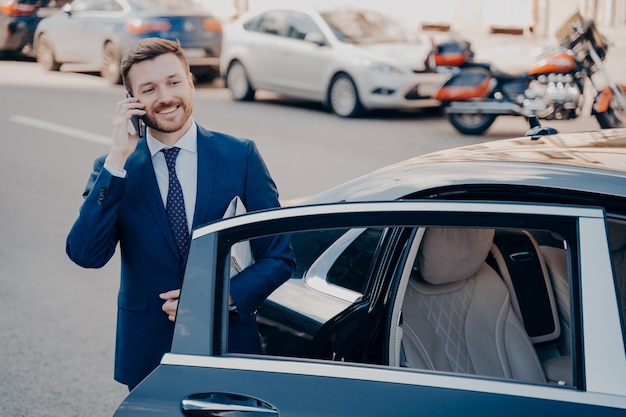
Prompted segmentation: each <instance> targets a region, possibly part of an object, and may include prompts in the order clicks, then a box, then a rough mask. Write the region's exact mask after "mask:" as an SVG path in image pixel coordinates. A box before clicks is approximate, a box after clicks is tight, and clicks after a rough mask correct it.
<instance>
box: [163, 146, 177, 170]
mask: <svg viewBox="0 0 626 417" xmlns="http://www.w3.org/2000/svg"><path fill="white" fill-rule="evenodd" d="M161 152H163V155H165V163H166V164H167V169H168V170H169V171H172V170H176V158H177V157H178V152H180V148H178V147H176V146H174V147H173V148H163V149H161Z"/></svg>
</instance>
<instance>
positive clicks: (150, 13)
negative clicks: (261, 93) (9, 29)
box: [0, 0, 448, 117]
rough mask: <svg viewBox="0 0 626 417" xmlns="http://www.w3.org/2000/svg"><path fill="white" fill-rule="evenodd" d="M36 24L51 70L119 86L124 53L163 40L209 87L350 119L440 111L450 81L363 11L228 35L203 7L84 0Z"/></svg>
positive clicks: (37, 51)
mask: <svg viewBox="0 0 626 417" xmlns="http://www.w3.org/2000/svg"><path fill="white" fill-rule="evenodd" d="M41 4H42V1H37V0H10V2H9V3H6V6H3V7H2V8H0V10H5V9H9V5H11V6H10V7H11V8H12V10H15V12H14V14H20V15H25V14H26V13H27V12H28V13H30V12H33V13H34V11H35V10H37V9H38V7H39V6H40V5H41ZM29 16H30V15H29ZM16 19H17V18H16ZM20 19H26V17H25V16H24V17H22V16H20ZM30 19H31V20H30V22H31V23H30V24H29V25H28V28H23V31H22V37H23V38H24V39H26V38H28V40H27V41H23V42H22V43H24V42H26V43H28V44H33V45H34V55H35V57H36V59H37V61H38V62H39V63H40V64H41V65H42V66H43V67H44V68H45V69H46V70H49V71H56V70H59V69H60V67H61V65H63V64H66V63H67V64H70V63H71V64H86V65H89V66H92V67H94V68H95V69H97V70H99V71H100V72H101V75H102V76H103V77H104V78H106V79H107V80H109V81H110V82H112V83H119V82H120V81H121V80H120V74H119V63H120V59H121V56H122V53H123V52H124V50H125V49H126V48H128V47H129V46H130V45H132V44H133V43H135V42H136V41H137V40H138V39H141V38H145V37H152V36H158V37H162V38H167V39H173V40H179V41H180V42H181V44H182V46H183V48H184V49H185V51H186V53H187V57H188V59H189V61H190V64H191V65H192V72H194V74H195V75H196V76H198V78H200V79H201V80H203V81H208V80H210V79H212V78H213V77H216V76H218V75H219V74H221V75H222V76H223V77H224V79H225V82H226V85H227V86H228V88H229V89H230V91H231V92H232V96H233V98H234V99H235V100H251V99H253V98H254V94H255V91H257V90H268V91H273V92H276V93H279V94H282V95H285V96H290V97H296V98H301V99H307V100H314V101H319V102H321V103H324V104H326V105H328V107H329V108H330V109H331V110H332V111H333V112H335V113H336V114H338V115H340V116H343V117H350V116H356V115H358V114H360V113H362V112H363V111H365V110H368V109H380V108H394V109H398V108H415V107H421V106H424V105H431V106H432V105H437V103H436V101H434V100H432V95H433V93H434V92H435V90H436V88H437V87H438V86H439V85H440V84H441V83H442V82H444V81H445V80H446V79H447V78H448V75H446V74H440V73H437V72H435V71H432V69H431V68H429V67H427V66H426V58H427V56H428V53H429V52H430V50H431V44H430V43H429V42H424V39H423V37H421V36H419V35H418V34H417V33H408V32H407V31H406V30H404V29H403V28H402V25H400V24H399V23H398V22H396V21H394V19H392V18H391V17H390V16H387V15H385V14H382V13H379V12H374V11H369V10H364V9H360V8H341V9H337V8H329V9H313V8H308V7H298V6H289V7H287V6H286V7H281V8H277V9H268V10H265V11H262V12H251V13H248V14H245V15H244V16H242V17H240V18H239V19H237V20H235V21H234V22H232V23H230V24H228V25H225V27H224V36H223V37H222V24H221V22H220V21H219V20H218V19H216V18H215V17H214V16H213V15H212V14H211V13H209V12H208V11H206V10H205V9H204V8H203V7H201V6H200V5H199V3H198V2H196V1H194V0H181V1H176V2H171V1H165V0H159V1H148V0H74V1H72V2H71V3H67V4H64V5H63V7H62V8H61V9H60V10H57V12H56V13H54V14H53V15H51V16H49V17H47V18H44V19H41V18H40V17H36V14H33V15H32V17H30ZM13 42H14V43H15V42H17V41H13Z"/></svg>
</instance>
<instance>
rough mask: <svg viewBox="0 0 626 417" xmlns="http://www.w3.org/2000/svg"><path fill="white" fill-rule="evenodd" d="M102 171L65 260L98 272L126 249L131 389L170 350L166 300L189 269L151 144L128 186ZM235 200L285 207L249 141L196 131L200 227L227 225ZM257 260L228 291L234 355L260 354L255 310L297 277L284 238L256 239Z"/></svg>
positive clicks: (120, 342) (120, 369)
mask: <svg viewBox="0 0 626 417" xmlns="http://www.w3.org/2000/svg"><path fill="white" fill-rule="evenodd" d="M103 165H104V157H101V158H99V159H97V160H96V162H95V164H94V170H93V172H92V174H91V177H90V179H89V181H88V183H87V188H86V191H85V194H84V196H85V201H84V203H83V205H82V207H81V209H80V214H79V217H78V219H77V220H76V222H75V223H74V225H73V227H72V229H71V231H70V233H69V235H68V238H67V245H66V251H67V254H68V256H69V257H70V259H72V261H74V262H75V263H76V264H78V265H80V266H82V267H85V268H100V267H102V266H104V265H105V264H106V263H107V262H108V261H109V259H111V257H112V256H113V254H114V252H115V250H116V247H117V244H118V242H119V245H120V251H121V282H120V289H119V295H118V317H117V335H116V351H115V379H116V380H117V381H119V382H121V383H124V384H128V385H130V386H134V385H136V384H138V383H139V382H140V381H141V380H142V379H143V378H144V377H145V376H147V375H148V374H149V373H150V372H151V371H152V370H153V369H154V368H156V366H157V365H158V364H159V362H160V360H161V357H162V356H163V354H164V353H166V352H168V351H169V350H170V346H171V339H172V334H173V328H174V326H173V323H172V322H170V321H169V320H168V318H167V316H166V314H165V313H164V312H163V311H162V310H161V306H162V304H163V300H161V299H160V298H159V294H160V293H163V292H165V291H168V290H171V289H176V288H180V286H181V275H182V271H183V270H184V265H183V263H184V261H183V259H181V257H180V256H179V254H178V251H177V249H176V244H175V242H174V238H173V236H172V233H171V230H170V227H169V223H168V220H167V215H166V213H165V208H164V207H163V202H162V200H161V195H160V193H159V188H158V185H157V181H156V177H155V174H154V169H153V166H152V160H151V157H150V153H149V151H148V146H147V143H146V140H145V139H142V140H140V141H139V143H138V145H137V149H136V150H135V152H134V153H133V154H132V155H131V156H130V157H129V159H128V161H127V163H126V166H125V169H126V171H127V175H126V178H119V177H115V176H113V175H111V174H110V173H109V172H108V171H107V170H106V169H102V167H103ZM235 196H239V197H241V199H242V201H243V203H244V205H245V206H246V208H247V209H248V211H255V210H261V209H266V208H271V207H277V206H279V202H278V194H277V191H276V186H275V184H274V181H273V180H272V179H271V177H270V175H269V172H268V171H267V168H266V166H265V164H264V162H263V160H262V158H261V156H260V155H259V152H258V150H257V148H256V146H255V145H254V143H253V142H252V141H250V140H245V139H237V138H234V137H231V136H228V135H224V134H220V133H216V132H209V131H207V130H205V129H202V128H200V127H198V191H197V197H196V207H195V214H194V220H193V226H194V227H196V226H199V225H202V224H205V223H208V222H211V221H214V220H218V219H221V218H222V216H223V214H224V211H225V210H226V208H227V207H228V204H229V203H230V201H231V200H232V199H233V197H235ZM252 251H253V254H254V257H255V263H254V264H253V265H252V266H250V267H249V268H247V269H246V270H245V271H244V272H242V273H241V274H239V275H238V276H236V277H234V278H233V279H231V282H230V285H231V287H230V293H231V296H232V297H233V299H234V301H235V304H236V305H237V308H238V311H239V317H240V319H239V320H238V321H236V322H234V323H233V322H232V321H231V325H230V332H229V351H231V352H249V353H260V351H261V346H260V341H259V337H258V329H257V326H256V320H255V311H256V308H257V306H258V305H259V304H260V303H262V302H263V300H264V299H265V298H266V297H267V296H268V295H269V294H270V293H271V292H272V291H273V290H274V289H275V288H277V287H278V286H279V285H280V284H281V283H283V282H284V281H286V280H287V279H289V278H290V277H291V272H292V269H293V254H292V251H291V248H290V245H289V241H288V239H286V238H263V239H256V240H254V241H253V242H252Z"/></svg>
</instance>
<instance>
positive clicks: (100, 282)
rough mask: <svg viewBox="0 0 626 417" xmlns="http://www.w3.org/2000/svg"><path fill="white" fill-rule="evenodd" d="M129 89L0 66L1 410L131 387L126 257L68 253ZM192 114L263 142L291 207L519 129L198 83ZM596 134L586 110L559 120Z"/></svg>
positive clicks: (84, 406)
mask: <svg viewBox="0 0 626 417" xmlns="http://www.w3.org/2000/svg"><path fill="white" fill-rule="evenodd" d="M123 96H124V94H123V89H122V87H121V86H110V85H108V84H106V82H104V81H103V80H102V79H100V78H99V77H96V76H94V75H93V74H85V73H69V72H62V73H45V72H44V71H43V70H42V69H40V68H39V67H38V66H37V65H36V64H35V63H33V62H13V61H0V97H1V100H0V127H1V133H0V137H1V140H0V195H1V196H2V197H1V202H0V236H1V239H0V285H1V286H2V289H1V290H0V311H1V312H2V316H1V317H2V319H1V320H0V340H1V342H0V415H1V416H2V417H19V416H29V417H33V416H46V417H56V416H59V417H61V416H63V417H69V416H90V417H99V416H103V417H104V416H110V415H111V414H112V413H113V412H114V411H115V409H116V407H117V405H118V404H119V403H120V402H121V401H122V399H123V398H124V396H125V394H126V390H125V387H124V386H122V385H119V384H117V383H116V382H114V381H113V341H114V332H115V315H116V307H115V303H116V292H117V285H118V272H119V260H118V259H117V258H114V259H113V260H112V261H111V262H110V263H109V264H108V265H107V266H106V267H105V268H103V269H101V270H83V269H81V268H79V267H77V266H75V265H73V264H72V263H71V262H70V261H69V260H68V259H67V257H66V256H65V252H64V245H65V237H66V234H67V232H68V230H69V228H70V227H71V224H72V222H73V221H74V219H75V217H76V215H77V214H78V208H79V206H80V204H81V201H82V198H81V193H82V191H83V187H84V185H85V183H86V181H87V178H88V175H89V173H90V170H91V167H92V162H93V160H94V158H96V157H97V156H99V155H102V154H104V153H106V151H107V142H108V137H109V135H110V132H111V130H112V127H111V121H112V113H113V109H114V106H115V103H116V102H117V101H119V100H120V99H122V98H123ZM194 118H195V119H196V120H197V121H198V122H199V123H200V124H202V125H204V126H205V127H207V128H209V129H211V130H217V131H223V132H227V133H230V134H233V135H236V136H242V137H249V138H252V139H254V140H255V141H256V142H257V144H258V146H259V148H260V150H261V153H262V154H263V155H264V157H265V160H266V163H267V165H268V167H269V169H270V171H271V173H272V174H273V176H274V178H275V180H276V182H277V185H278V187H279V190H280V192H281V199H282V201H283V202H284V203H285V204H290V203H291V202H293V201H294V200H298V199H300V198H302V197H306V196H309V195H312V194H315V193H317V192H319V191H322V190H324V189H326V188H329V187H331V186H334V185H337V184H339V183H341V182H343V181H346V180H348V179H351V178H354V177H357V176H359V175H362V174H365V173H367V172H369V171H372V170H374V169H377V168H380V167H382V166H384V165H387V164H390V163H394V162H398V161H401V160H404V159H406V158H408V157H411V156H415V155H419V154H423V153H427V152H431V151H435V150H439V149H444V148H448V147H452V146H457V145H463V144H470V143H476V142H480V141H486V140H491V139H499V138H504V137H510V136H519V135H520V134H523V133H524V132H525V131H526V130H527V128H528V127H527V125H526V122H525V121H524V120H523V119H520V118H513V117H502V118H500V119H499V120H498V121H497V122H496V123H495V125H494V126H493V127H492V128H491V129H490V130H489V131H488V134H487V135H485V136H483V137H463V136H460V135H458V134H457V133H456V132H455V131H454V130H453V128H452V127H451V126H450V125H449V124H448V123H447V122H446V121H445V120H444V119H443V118H442V117H441V115H440V114H439V113H438V112H436V111H419V112H377V113H373V114H370V115H368V117H366V118H362V119H356V120H344V119H340V118H338V117H335V116H333V115H332V114H329V113H327V112H326V111H324V110H323V109H322V108H321V107H320V106H319V105H314V104H307V103H301V102H293V101H287V100H285V99H280V98H278V97H276V96H273V95H269V94H265V95H264V94H261V95H260V100H258V101H257V102H254V103H236V102H233V101H231V100H230V97H229V95H228V92H227V91H226V90H224V89H223V88H220V86H219V84H213V85H200V86H198V88H197V91H196V105H195V111H194ZM550 125H551V126H553V127H556V128H557V129H559V130H560V131H561V132H571V131H577V130H590V129H596V128H597V123H596V122H595V120H594V119H590V118H588V117H586V118H582V119H580V120H577V121H574V122H559V123H556V122H555V123H550Z"/></svg>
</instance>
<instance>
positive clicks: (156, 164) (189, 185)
mask: <svg viewBox="0 0 626 417" xmlns="http://www.w3.org/2000/svg"><path fill="white" fill-rule="evenodd" d="M197 139H198V128H197V126H196V123H195V121H194V122H193V123H192V124H191V127H190V128H189V130H188V131H187V132H185V134H184V135H183V136H182V137H181V138H180V139H179V140H178V141H177V142H176V143H175V144H174V146H175V147H178V148H180V152H179V153H178V157H177V158H176V176H177V177H178V181H179V182H180V186H181V188H182V189H183V199H184V200H185V211H186V213H187V227H188V228H189V231H191V226H192V223H193V216H194V211H195V207H196V194H197V185H198V143H197ZM146 141H147V143H148V150H149V151H150V156H151V157H152V167H153V168H154V175H155V176H156V180H157V184H158V185H159V191H160V192H161V200H162V202H163V207H165V206H166V205H167V191H168V188H169V172H168V170H167V163H166V162H165V155H163V152H161V149H163V148H167V147H168V146H166V145H165V144H163V143H162V142H159V141H158V140H156V139H155V138H154V137H153V136H152V135H150V134H149V133H147V129H146ZM104 167H105V168H106V169H107V170H108V171H109V172H110V173H111V174H112V175H115V176H118V177H126V170H123V171H119V170H116V169H112V168H110V167H108V166H107V165H106V164H105V165H104Z"/></svg>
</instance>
